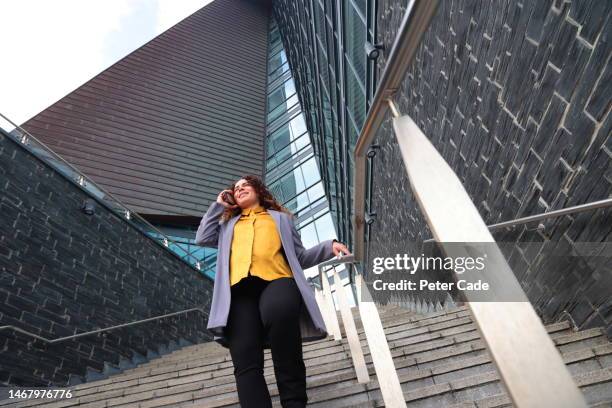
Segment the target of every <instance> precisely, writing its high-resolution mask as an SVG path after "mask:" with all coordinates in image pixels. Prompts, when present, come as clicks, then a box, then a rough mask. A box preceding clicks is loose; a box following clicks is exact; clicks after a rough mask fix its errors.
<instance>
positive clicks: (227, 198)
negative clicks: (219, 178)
mask: <svg viewBox="0 0 612 408" xmlns="http://www.w3.org/2000/svg"><path fill="white" fill-rule="evenodd" d="M223 201H225V202H226V203H228V204H230V205H235V204H236V200H234V195H233V194H232V193H230V192H228V191H224V192H223Z"/></svg>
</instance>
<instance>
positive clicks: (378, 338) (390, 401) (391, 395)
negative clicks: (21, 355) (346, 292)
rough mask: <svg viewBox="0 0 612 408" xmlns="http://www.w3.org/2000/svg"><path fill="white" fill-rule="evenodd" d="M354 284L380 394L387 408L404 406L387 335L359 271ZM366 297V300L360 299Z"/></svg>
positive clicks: (404, 407)
mask: <svg viewBox="0 0 612 408" xmlns="http://www.w3.org/2000/svg"><path fill="white" fill-rule="evenodd" d="M355 286H356V287H357V300H356V301H357V306H358V307H359V315H360V317H361V324H362V326H363V331H364V332H365V336H366V340H367V342H368V347H369V349H370V356H371V357H372V363H373V364H374V370H375V371H376V378H378V386H379V387H380V393H381V394H382V397H383V401H384V403H385V407H388V408H406V401H405V400H404V392H403V391H402V385H401V384H400V381H399V377H398V376H397V371H396V370H395V364H393V356H392V355H391V350H389V344H388V343H387V337H386V335H385V330H384V328H383V325H382V322H381V321H380V315H379V314H378V309H377V308H376V304H375V303H374V302H373V301H372V297H371V296H370V293H369V291H368V288H367V286H365V285H364V283H363V276H362V275H361V274H360V273H356V274H355ZM362 299H366V301H363V302H362V301H361V300H362Z"/></svg>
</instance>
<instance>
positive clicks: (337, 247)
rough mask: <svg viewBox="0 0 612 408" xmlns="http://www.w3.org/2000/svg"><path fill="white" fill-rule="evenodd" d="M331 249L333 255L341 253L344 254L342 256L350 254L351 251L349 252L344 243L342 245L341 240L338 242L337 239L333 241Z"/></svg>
mask: <svg viewBox="0 0 612 408" xmlns="http://www.w3.org/2000/svg"><path fill="white" fill-rule="evenodd" d="M332 251H334V255H335V256H339V255H340V254H341V253H342V254H344V255H343V256H346V255H351V253H350V252H349V250H348V248H347V247H346V245H344V244H343V243H342V242H338V241H335V242H334V243H333V245H332Z"/></svg>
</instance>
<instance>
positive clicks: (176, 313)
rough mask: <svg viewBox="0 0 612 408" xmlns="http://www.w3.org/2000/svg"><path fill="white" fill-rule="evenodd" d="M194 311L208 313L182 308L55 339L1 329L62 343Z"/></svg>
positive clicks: (19, 330)
mask: <svg viewBox="0 0 612 408" xmlns="http://www.w3.org/2000/svg"><path fill="white" fill-rule="evenodd" d="M193 311H200V312H201V313H206V312H205V311H204V309H203V308H201V307H194V308H192V309H186V310H181V311H180V312H173V313H168V314H165V315H160V316H155V317H149V318H147V319H142V320H136V321H133V322H130V323H124V324H119V325H116V326H111V327H106V328H104V329H98V330H92V331H89V332H85V333H79V334H75V335H72V336H67V337H59V338H57V339H53V340H51V339H47V338H45V337H42V336H39V335H37V334H34V333H31V332H29V331H27V330H23V329H21V328H19V327H16V326H0V330H3V329H13V330H14V331H17V332H19V333H23V334H26V335H28V336H31V337H34V338H36V339H38V340H42V341H44V342H45V343H50V344H55V343H61V342H62V341H66V340H70V339H75V338H78V337H84V336H89V335H91V334H96V333H102V332H106V331H109V330H114V329H119V328H121V327H127V326H135V325H137V324H140V323H146V322H150V321H153V320H159V319H163V318H166V317H171V316H176V315H180V314H185V313H189V312H193Z"/></svg>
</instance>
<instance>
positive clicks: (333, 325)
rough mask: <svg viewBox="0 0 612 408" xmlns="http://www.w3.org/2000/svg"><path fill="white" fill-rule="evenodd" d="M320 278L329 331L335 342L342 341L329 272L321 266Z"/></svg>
mask: <svg viewBox="0 0 612 408" xmlns="http://www.w3.org/2000/svg"><path fill="white" fill-rule="evenodd" d="M319 276H320V277H321V287H322V288H323V290H322V292H323V293H322V297H323V306H324V308H325V310H326V311H327V316H328V317H329V324H330V325H329V326H328V327H327V330H328V332H329V333H330V334H332V335H333V336H334V340H342V334H341V333H340V324H339V323H338V315H337V314H336V308H335V307H334V298H333V297H332V293H331V288H330V286H329V280H328V279H327V271H324V270H323V269H322V267H321V266H319ZM325 324H326V325H327V322H325Z"/></svg>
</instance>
